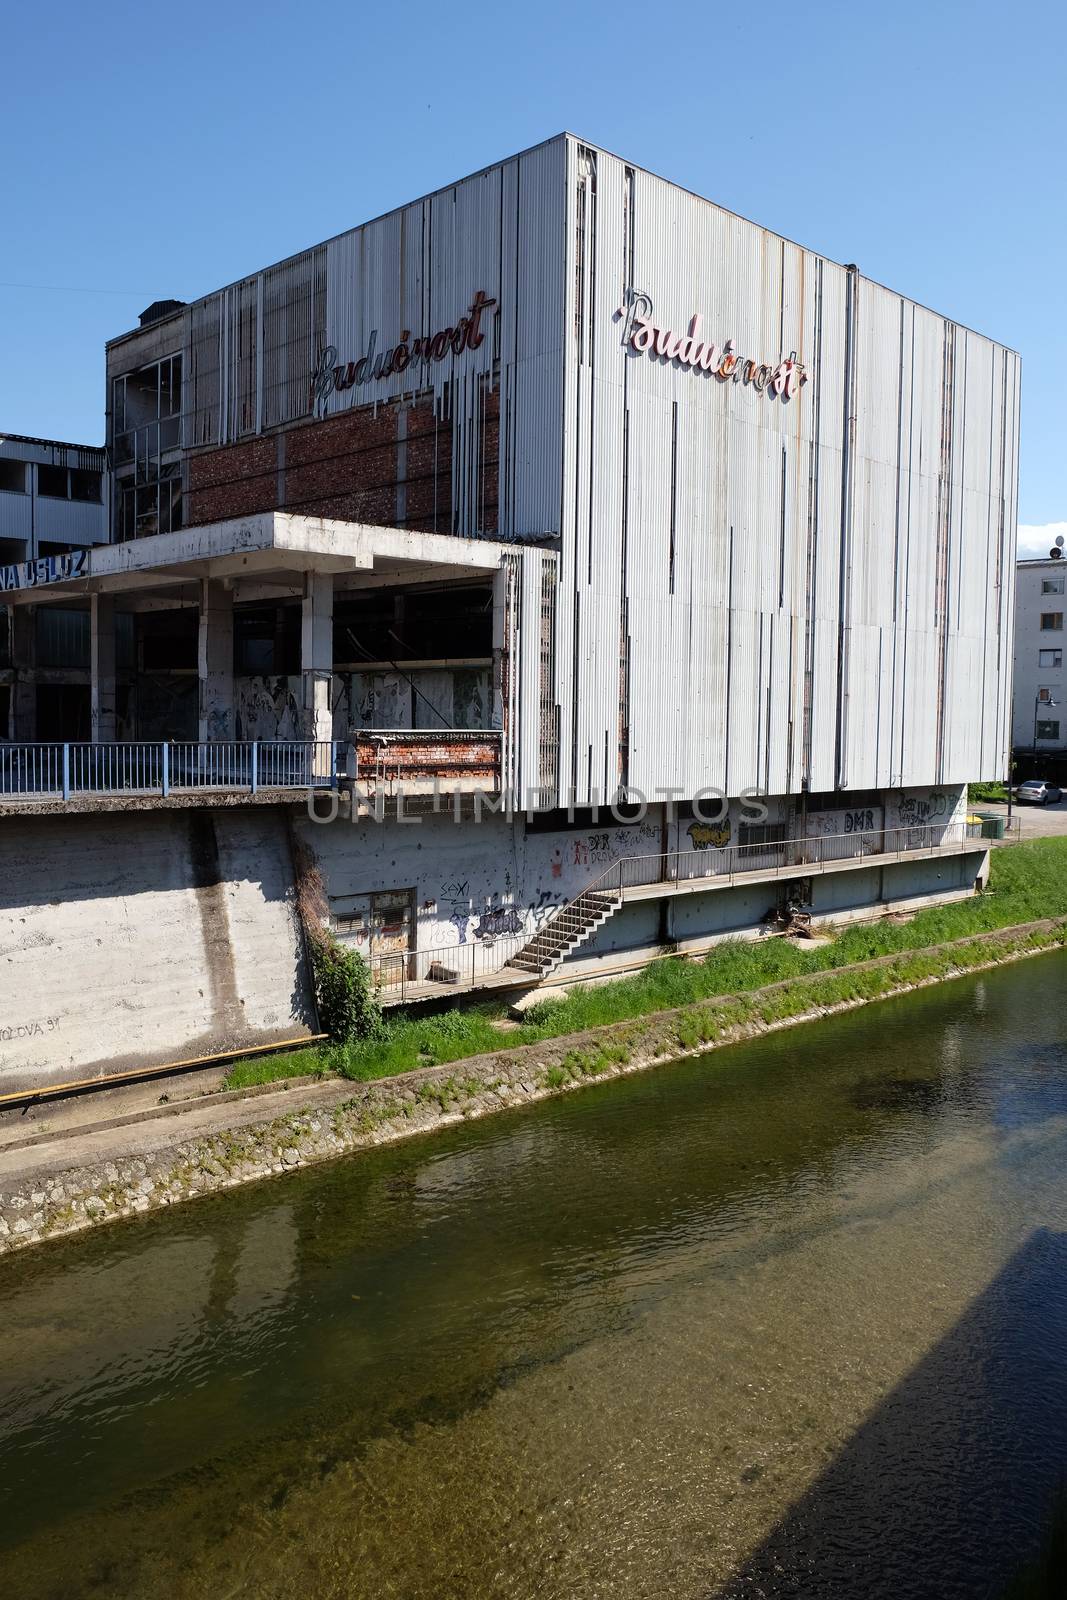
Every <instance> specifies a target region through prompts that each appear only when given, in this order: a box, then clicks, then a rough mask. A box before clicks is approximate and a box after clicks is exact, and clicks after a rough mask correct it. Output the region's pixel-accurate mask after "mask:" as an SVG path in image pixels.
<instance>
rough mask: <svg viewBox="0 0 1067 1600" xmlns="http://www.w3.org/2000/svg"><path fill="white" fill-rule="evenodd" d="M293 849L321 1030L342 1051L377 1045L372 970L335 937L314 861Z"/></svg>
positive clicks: (295, 843) (299, 847)
mask: <svg viewBox="0 0 1067 1600" xmlns="http://www.w3.org/2000/svg"><path fill="white" fill-rule="evenodd" d="M290 848H291V850H292V852H293V875H294V879H295V882H296V910H297V915H298V916H299V918H300V922H301V926H302V927H303V930H304V939H305V943H306V946H307V953H308V959H309V961H310V963H311V974H312V979H313V981H314V984H315V1000H316V1002H317V1005H318V1011H319V1024H320V1026H321V1027H322V1030H323V1032H324V1033H328V1034H329V1035H330V1038H331V1039H332V1040H334V1042H335V1044H338V1045H351V1044H355V1043H357V1042H358V1041H359V1040H366V1039H377V1038H379V1037H380V1036H381V1033H382V1010H381V1006H380V1005H379V1003H378V997H377V994H376V993H375V990H374V985H373V983H372V982H371V973H370V968H369V966H368V965H367V963H366V962H365V961H364V959H363V957H362V956H361V955H360V954H359V952H358V950H352V949H350V948H349V946H347V945H343V944H342V943H341V942H340V940H339V939H336V938H335V937H334V935H333V934H332V933H331V932H330V929H329V927H328V922H329V901H328V900H327V898H326V885H325V884H324V883H323V880H322V873H321V872H320V870H319V867H318V863H317V862H316V861H315V858H314V856H313V855H312V854H311V852H310V851H309V850H308V849H307V847H306V846H305V845H303V844H301V843H300V841H299V840H297V839H296V838H295V837H292V836H291V837H290ZM300 1053H301V1055H304V1054H305V1052H303V1051H301V1052H300ZM325 1065H326V1066H327V1069H331V1068H333V1069H335V1070H336V1067H337V1065H338V1064H337V1063H335V1062H334V1061H333V1060H332V1059H331V1060H330V1061H329V1062H327V1063H325Z"/></svg>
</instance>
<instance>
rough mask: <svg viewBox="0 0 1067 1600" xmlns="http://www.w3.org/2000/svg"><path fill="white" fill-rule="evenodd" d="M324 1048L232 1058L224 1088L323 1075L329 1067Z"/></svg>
mask: <svg viewBox="0 0 1067 1600" xmlns="http://www.w3.org/2000/svg"><path fill="white" fill-rule="evenodd" d="M328 1053H329V1052H328V1050H320V1049H316V1048H315V1047H314V1046H312V1047H311V1048H310V1049H307V1050H291V1051H287V1052H286V1053H285V1054H282V1053H281V1052H279V1053H278V1055H276V1056H250V1057H249V1059H248V1060H247V1061H236V1062H234V1064H233V1066H232V1067H231V1068H230V1070H229V1072H228V1073H227V1074H226V1078H225V1081H224V1082H223V1088H224V1089H250V1088H252V1087H253V1086H254V1085H255V1084H257V1083H277V1082H278V1080H279V1079H280V1078H306V1077H309V1076H311V1075H314V1076H315V1077H317V1078H324V1077H325V1076H326V1074H327V1073H328V1072H329V1071H330V1070H331V1069H330V1065H329V1063H328V1061H327V1060H326V1059H324V1058H325V1057H326V1056H327V1055H328Z"/></svg>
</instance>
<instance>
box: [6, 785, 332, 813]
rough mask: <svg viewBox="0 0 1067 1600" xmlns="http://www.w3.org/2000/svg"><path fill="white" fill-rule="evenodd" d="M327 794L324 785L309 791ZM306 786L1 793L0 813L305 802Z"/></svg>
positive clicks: (150, 809)
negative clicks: (68, 794) (67, 796)
mask: <svg viewBox="0 0 1067 1600" xmlns="http://www.w3.org/2000/svg"><path fill="white" fill-rule="evenodd" d="M310 792H313V793H315V794H329V793H330V792H331V791H330V790H328V789H326V790H323V789H316V790H314V791H310ZM308 793H309V791H308V790H307V789H257V790H256V792H255V794H253V793H252V791H251V790H250V789H185V790H179V791H178V792H177V793H171V794H168V795H167V796H166V798H164V797H163V795H161V794H76V795H72V796H71V798H70V799H69V800H64V799H63V797H62V795H56V796H55V797H53V796H51V795H27V796H26V797H25V799H23V800H17V799H15V798H14V797H13V796H10V795H5V796H3V797H0V817H55V816H63V817H71V816H92V815H99V814H100V813H101V812H104V811H186V810H188V809H189V807H190V806H210V807H211V809H212V810H213V811H217V810H218V809H220V807H224V806H226V807H228V806H272V805H273V806H276V805H289V806H294V805H301V806H302V805H306V804H307V796H308Z"/></svg>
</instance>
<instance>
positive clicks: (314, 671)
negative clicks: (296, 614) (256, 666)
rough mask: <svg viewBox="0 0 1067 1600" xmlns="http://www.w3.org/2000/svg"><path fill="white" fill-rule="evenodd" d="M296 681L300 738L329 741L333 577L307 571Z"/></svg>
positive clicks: (331, 715) (331, 735)
mask: <svg viewBox="0 0 1067 1600" xmlns="http://www.w3.org/2000/svg"><path fill="white" fill-rule="evenodd" d="M300 679H301V685H302V689H303V696H302V701H301V704H302V706H303V720H304V738H305V739H332V738H333V711H332V709H331V704H330V702H331V698H332V688H333V574H332V572H309V573H308V574H307V576H306V578H305V580H304V602H303V615H302V617H301V627H300Z"/></svg>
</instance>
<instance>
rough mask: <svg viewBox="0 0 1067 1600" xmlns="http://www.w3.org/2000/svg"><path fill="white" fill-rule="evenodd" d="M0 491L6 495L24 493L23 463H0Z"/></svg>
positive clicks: (24, 465)
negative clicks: (5, 492) (3, 491)
mask: <svg viewBox="0 0 1067 1600" xmlns="http://www.w3.org/2000/svg"><path fill="white" fill-rule="evenodd" d="M0 489H4V490H6V491H7V493H8V494H25V493H26V463H25V461H0Z"/></svg>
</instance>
